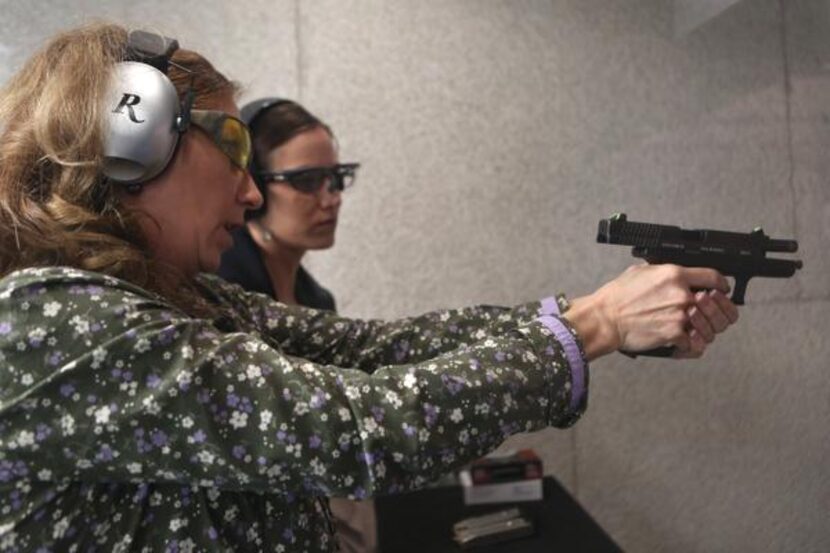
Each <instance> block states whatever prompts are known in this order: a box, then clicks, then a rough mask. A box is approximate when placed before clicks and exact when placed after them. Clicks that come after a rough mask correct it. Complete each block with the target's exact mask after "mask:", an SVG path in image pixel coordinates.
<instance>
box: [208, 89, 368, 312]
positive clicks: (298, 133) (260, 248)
mask: <svg viewBox="0 0 830 553" xmlns="http://www.w3.org/2000/svg"><path fill="white" fill-rule="evenodd" d="M242 119H243V120H244V121H245V122H246V123H247V124H248V126H249V127H250V129H251V137H252V142H253V147H254V148H253V159H252V163H251V175H252V176H253V178H254V182H256V183H257V187H258V188H259V191H260V193H261V194H262V198H263V202H262V207H260V208H259V209H257V210H255V211H251V212H249V214H248V221H247V224H246V225H245V227H243V228H240V229H238V230H237V231H236V232H234V236H233V238H234V245H233V247H232V248H230V249H229V250H227V251H226V252H225V253H224V255H223V256H222V264H221V266H220V268H219V272H218V274H219V275H220V276H221V277H223V278H224V279H226V280H228V281H230V282H235V283H237V284H239V285H241V286H242V287H243V288H245V289H247V290H251V291H254V292H261V293H263V294H268V295H269V296H271V297H273V298H275V299H278V300H279V301H281V302H283V303H286V304H289V305H293V304H298V305H303V306H306V307H314V308H317V309H328V310H331V311H334V309H335V302H334V298H333V297H332V295H331V294H330V293H329V291H328V290H326V289H324V288H323V287H321V286H320V285H319V284H318V283H317V282H316V281H315V280H314V278H312V277H311V275H310V274H309V273H308V272H307V271H306V270H305V269H304V268H303V266H302V265H301V264H300V262H301V260H302V258H303V256H304V255H305V253H306V252H307V251H308V250H320V249H326V248H330V247H331V246H332V245H334V237H335V232H336V230H337V218H338V214H339V210H340V205H341V202H342V196H341V195H342V193H343V190H344V189H346V188H347V187H349V186H350V185H351V184H352V182H353V181H354V177H355V171H356V170H357V167H358V165H357V164H355V163H349V164H341V163H339V159H338V152H337V144H336V143H335V140H334V135H333V133H332V131H331V129H330V128H329V127H328V126H327V125H325V124H324V123H323V122H322V121H320V120H319V119H318V118H317V117H315V116H314V115H312V114H311V113H310V112H309V111H308V110H306V109H305V108H304V107H302V106H301V105H299V104H297V103H296V102H293V101H291V100H285V99H280V98H264V99H260V100H256V101H254V102H251V103H249V104H247V105H246V106H244V107H243V108H242Z"/></svg>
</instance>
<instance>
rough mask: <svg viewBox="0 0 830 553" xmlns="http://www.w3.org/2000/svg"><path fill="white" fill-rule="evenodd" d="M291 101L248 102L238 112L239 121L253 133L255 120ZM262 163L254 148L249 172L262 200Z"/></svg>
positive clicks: (271, 99) (274, 98) (263, 193)
mask: <svg viewBox="0 0 830 553" xmlns="http://www.w3.org/2000/svg"><path fill="white" fill-rule="evenodd" d="M290 102H291V100H286V99H284V98H276V97H271V98H260V99H259V100H254V101H253V102H248V103H247V104H245V105H244V106H242V109H241V110H239V115H240V119H242V122H243V123H245V124H246V125H248V128H249V129H251V132H252V133H253V130H254V124H255V123H256V120H257V119H258V118H259V116H260V115H262V114H263V113H265V112H266V111H267V110H269V109H271V108H275V107H277V106H279V105H281V104H288V103H290ZM263 162H264V160H261V159H259V156H258V155H257V152H256V148H254V150H253V156H251V165H250V167H249V171H250V173H251V176H252V177H253V179H254V182H255V183H256V185H257V188H259V191H260V192H261V193H262V195H263V198H264V197H265V183H264V182H262V179H261V178H260V177H259V173H260V172H261V171H262V170H263Z"/></svg>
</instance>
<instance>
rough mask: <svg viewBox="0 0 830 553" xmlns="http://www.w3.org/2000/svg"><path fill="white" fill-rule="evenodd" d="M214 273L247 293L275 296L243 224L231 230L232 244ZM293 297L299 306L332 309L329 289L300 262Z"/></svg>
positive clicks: (266, 272) (254, 245) (258, 253)
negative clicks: (319, 282)
mask: <svg viewBox="0 0 830 553" xmlns="http://www.w3.org/2000/svg"><path fill="white" fill-rule="evenodd" d="M217 273H218V274H219V276H221V277H222V278H224V279H225V280H227V281H228V282H233V283H236V284H239V285H240V286H242V287H243V288H245V289H246V290H248V291H250V292H260V293H262V294H267V295H269V296H271V297H272V298H275V299H277V300H278V299H279V298H277V295H276V294H275V293H274V288H273V286H271V279H270V278H269V276H268V271H267V270H266V269H265V263H264V262H263V260H262V254H261V253H260V251H259V247H258V246H257V244H256V242H254V239H253V238H252V237H251V235H250V233H249V232H248V229H247V228H245V227H242V228H238V229H236V230H235V231H234V232H233V247H232V248H230V249H228V250H227V251H225V253H224V254H222V262H221V264H220V266H219V270H218V271H217ZM294 296H295V297H296V298H297V302H298V303H299V304H300V305H304V306H306V307H313V308H315V309H327V310H329V311H335V310H336V309H335V304H334V296H332V295H331V292H329V291H328V290H326V289H325V288H323V287H322V286H320V285H319V284H317V281H316V280H314V278H313V277H312V276H311V275H310V274H308V271H306V270H305V269H303V267H302V265H300V269H299V271H297V282H296V284H295V285H294Z"/></svg>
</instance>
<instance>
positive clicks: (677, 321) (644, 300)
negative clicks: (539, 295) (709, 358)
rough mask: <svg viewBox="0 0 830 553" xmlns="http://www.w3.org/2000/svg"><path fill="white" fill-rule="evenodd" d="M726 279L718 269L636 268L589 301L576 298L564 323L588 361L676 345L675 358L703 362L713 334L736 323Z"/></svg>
mask: <svg viewBox="0 0 830 553" xmlns="http://www.w3.org/2000/svg"><path fill="white" fill-rule="evenodd" d="M698 289H708V290H717V291H718V292H721V293H722V294H725V293H726V292H728V291H729V283H728V282H727V280H726V278H725V277H724V276H723V275H721V274H720V273H719V272H717V271H715V270H714V269H707V268H698V267H693V268H690V267H681V266H678V265H668V264H666V265H634V266H632V267H629V268H628V269H627V270H626V271H625V272H624V273H623V274H621V275H620V276H619V277H617V278H616V279H614V280H612V281H611V282H609V283H607V284H605V285H604V286H603V287H601V288H600V289H599V290H597V291H596V292H594V293H593V294H591V295H589V296H585V297H582V298H577V299H576V300H574V301H573V302H572V304H571V309H569V310H568V311H566V312H565V313H564V317H565V318H567V319H568V321H569V322H570V323H571V324H572V325H573V326H574V328H575V329H576V331H577V332H578V333H579V334H580V337H581V338H582V341H583V345H584V347H585V353H586V356H587V357H588V359H589V360H590V359H594V358H597V357H600V356H602V355H605V354H607V353H611V352H613V351H616V350H620V349H621V350H625V351H631V352H637V351H646V350H650V349H653V348H657V347H662V346H667V345H673V346H675V347H676V348H677V350H678V353H677V355H676V356H677V357H699V356H700V355H701V354H702V353H703V350H704V349H705V347H706V345H707V344H708V343H709V342H711V340H712V339H713V338H714V334H716V333H718V332H722V331H723V330H725V329H726V327H727V326H728V325H729V324H731V323H733V322H734V321H735V320H737V309H735V306H734V305H733V304H732V303H731V302H730V301H729V300H728V299H727V298H726V297H725V296H723V295H721V294H717V293H715V294H702V295H696V294H695V293H694V292H693V290H698Z"/></svg>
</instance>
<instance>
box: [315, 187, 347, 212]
mask: <svg viewBox="0 0 830 553" xmlns="http://www.w3.org/2000/svg"><path fill="white" fill-rule="evenodd" d="M342 202H343V198H342V192H341V191H340V190H338V189H336V188H333V187H332V186H331V185H330V184H328V183H326V185H325V186H323V187H322V188H321V189H320V205H321V206H322V207H324V208H327V207H338V206H339V205H340V204H341V203H342Z"/></svg>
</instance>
